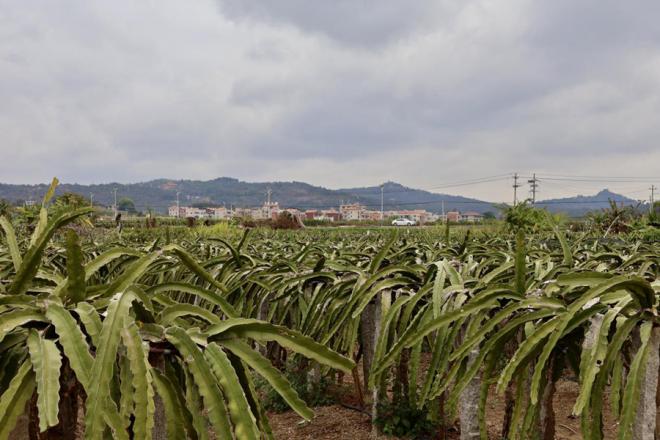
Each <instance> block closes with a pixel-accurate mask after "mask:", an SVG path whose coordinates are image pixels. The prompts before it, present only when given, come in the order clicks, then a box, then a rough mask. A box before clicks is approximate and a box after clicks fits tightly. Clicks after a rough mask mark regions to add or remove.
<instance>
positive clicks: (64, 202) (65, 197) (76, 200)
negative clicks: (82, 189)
mask: <svg viewBox="0 0 660 440" xmlns="http://www.w3.org/2000/svg"><path fill="white" fill-rule="evenodd" d="M87 205H89V202H88V201H87V199H86V198H85V197H83V196H81V195H80V194H76V193H73V192H65V193H64V194H62V195H61V196H58V197H57V198H56V199H55V206H56V207H66V208H71V209H77V208H82V207H83V206H87Z"/></svg>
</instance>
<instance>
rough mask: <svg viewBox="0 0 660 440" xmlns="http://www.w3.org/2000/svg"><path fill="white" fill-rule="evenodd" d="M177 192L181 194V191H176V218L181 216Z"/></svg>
mask: <svg viewBox="0 0 660 440" xmlns="http://www.w3.org/2000/svg"><path fill="white" fill-rule="evenodd" d="M179 194H181V191H177V192H176V216H177V218H179V217H181V206H180V205H179Z"/></svg>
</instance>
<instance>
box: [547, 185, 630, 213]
mask: <svg viewBox="0 0 660 440" xmlns="http://www.w3.org/2000/svg"><path fill="white" fill-rule="evenodd" d="M610 200H612V201H615V202H617V203H618V204H624V205H630V206H636V205H637V204H638V202H637V200H634V199H631V198H628V197H626V196H622V195H621V194H616V193H613V192H612V191H610V190H608V189H604V190H602V191H600V192H598V193H597V194H595V195H593V196H583V195H578V196H576V197H566V198H562V199H548V200H542V201H540V202H537V206H539V207H542V208H547V209H548V210H549V211H551V212H564V213H566V214H567V215H569V216H571V217H580V216H583V215H585V214H586V213H587V212H589V211H599V210H601V209H603V208H607V207H608V206H609V203H610V202H609V201H610Z"/></svg>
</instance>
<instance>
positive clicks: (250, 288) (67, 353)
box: [0, 197, 660, 439]
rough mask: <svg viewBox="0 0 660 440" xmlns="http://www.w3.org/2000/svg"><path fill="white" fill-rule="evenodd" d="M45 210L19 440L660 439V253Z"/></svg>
mask: <svg viewBox="0 0 660 440" xmlns="http://www.w3.org/2000/svg"><path fill="white" fill-rule="evenodd" d="M47 200H48V197H47V198H46V203H47ZM46 203H44V208H43V209H42V211H41V214H40V217H39V219H38V220H37V221H36V222H34V223H33V224H28V223H25V222H21V221H17V220H16V219H12V220H10V219H6V218H3V219H2V221H1V222H0V225H1V226H2V228H1V230H2V240H1V241H0V439H2V438H71V436H72V435H73V434H72V433H75V437H76V438H78V437H79V438H83V437H84V438H108V437H112V438H119V439H124V438H125V439H128V438H140V439H143V438H144V439H146V438H152V437H153V438H170V439H178V438H191V439H206V438H220V439H225V438H237V439H257V438H272V437H275V438H282V439H283V438H315V439H323V438H328V439H334V438H367V437H366V436H369V435H371V433H372V432H374V433H375V432H376V430H377V431H378V432H380V434H381V435H392V436H395V437H399V438H405V437H411V438H438V436H440V437H443V436H445V434H446V435H447V438H459V436H460V438H465V439H472V438H475V439H478V438H499V437H498V436H504V437H505V438H511V439H514V438H539V439H550V438H589V439H599V438H603V437H604V436H605V437H606V438H614V437H613V436H618V438H623V439H626V438H644V439H652V438H654V436H655V433H654V431H655V430H656V429H657V428H656V426H655V423H651V421H655V418H656V412H657V405H656V395H660V394H659V393H658V371H659V369H660V359H659V358H660V327H658V297H659V295H660V282H659V281H658V274H659V272H660V243H658V242H657V241H653V240H643V239H640V237H638V236H632V235H630V234H625V233H621V234H611V235H607V236H604V235H605V234H603V233H602V231H596V230H586V231H580V232H570V231H567V230H566V228H564V227H562V226H561V225H560V224H559V223H557V222H556V221H555V220H554V219H553V218H551V217H550V216H545V217H543V216H542V221H537V222H535V223H526V222H523V221H518V222H515V221H511V222H509V223H507V224H503V225H501V226H500V227H497V228H489V229H482V230H479V231H470V232H469V231H468V230H464V229H460V230H452V229H451V228H443V227H438V228H409V229H408V228H406V229H401V230H398V229H389V228H388V229H383V230H378V229H375V230H371V229H369V230H359V229H346V230H343V229H306V230H299V231H271V230H265V229H256V230H252V231H250V230H239V229H237V228H234V227H226V226H222V227H218V228H215V229H213V228H211V229H208V230H206V231H204V232H200V231H196V230H187V229H185V228H178V229H177V228H166V227H162V228H155V229H145V230H137V229H136V230H132V231H125V232H123V233H118V232H115V231H112V230H107V229H102V230H98V229H95V228H94V225H93V224H92V223H91V222H90V221H89V220H88V219H87V216H88V215H89V213H90V210H89V209H87V208H79V209H76V210H60V211H51V212H50V213H49V212H48V211H47V209H46ZM604 402H607V404H604ZM315 413H316V414H317V415H318V417H317V419H314V414H315ZM304 420H307V421H309V420H311V422H304V423H302V424H300V425H299V424H298V423H299V422H301V421H304ZM372 423H373V425H372ZM633 435H634V437H633ZM359 436H365V437H359Z"/></svg>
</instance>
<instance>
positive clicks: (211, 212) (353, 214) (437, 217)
mask: <svg viewBox="0 0 660 440" xmlns="http://www.w3.org/2000/svg"><path fill="white" fill-rule="evenodd" d="M283 212H288V213H289V214H291V215H293V216H296V217H298V218H299V219H300V220H302V221H309V220H316V221H320V222H330V223H332V222H339V221H345V222H382V221H385V220H388V219H408V220H411V221H413V222H414V223H415V224H417V225H423V224H429V223H436V222H438V221H442V222H446V221H449V222H450V223H479V222H481V221H482V220H483V215H482V214H480V213H478V212H473V211H468V212H459V211H449V212H446V213H442V214H436V213H433V212H429V211H427V210H425V209H411V210H370V209H368V208H367V207H366V206H364V205H362V204H360V203H349V204H342V205H340V206H339V208H330V209H307V210H304V211H303V210H300V209H297V208H281V207H280V205H279V203H278V202H272V201H266V202H264V204H263V205H262V206H260V207H255V208H239V207H229V208H227V207H226V206H217V207H192V206H180V205H173V206H170V207H169V209H168V215H169V216H170V217H177V218H196V219H214V220H230V219H233V218H249V219H253V220H276V219H277V218H278V216H279V215H280V214H281V213H283Z"/></svg>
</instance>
